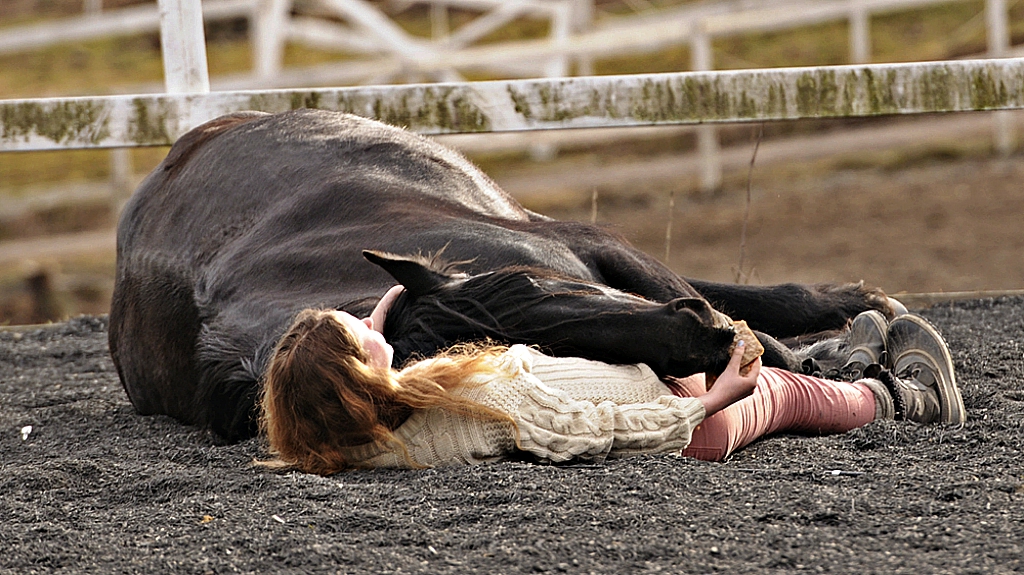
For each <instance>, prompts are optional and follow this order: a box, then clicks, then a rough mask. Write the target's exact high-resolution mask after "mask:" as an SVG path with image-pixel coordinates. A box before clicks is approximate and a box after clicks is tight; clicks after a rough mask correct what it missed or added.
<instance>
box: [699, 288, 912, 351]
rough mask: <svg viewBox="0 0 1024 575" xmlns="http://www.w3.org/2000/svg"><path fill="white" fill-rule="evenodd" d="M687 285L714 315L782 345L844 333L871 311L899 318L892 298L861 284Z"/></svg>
mask: <svg viewBox="0 0 1024 575" xmlns="http://www.w3.org/2000/svg"><path fill="white" fill-rule="evenodd" d="M687 281H688V282H689V283H690V285H692V286H693V287H694V289H696V290H697V291H698V292H699V293H700V294H701V295H702V296H703V297H704V298H706V299H707V300H708V301H709V302H711V305H713V306H714V307H715V309H717V310H720V311H721V312H722V313H725V314H727V315H729V316H731V317H734V318H737V319H743V320H746V322H747V324H748V325H750V327H751V329H754V330H757V331H762V332H765V333H768V334H770V335H772V336H773V337H776V338H780V339H781V338H795V337H798V336H803V335H808V334H817V333H821V332H827V331H831V330H838V329H842V328H844V327H845V326H846V325H847V322H848V321H849V320H850V319H851V318H853V317H854V316H856V315H857V314H859V313H861V312H863V311H867V310H869V309H875V310H878V311H880V312H882V313H883V314H884V315H885V316H886V317H888V318H892V317H894V316H895V311H894V310H893V307H892V303H891V301H890V300H889V298H888V297H886V295H885V294H884V293H883V292H882V291H881V290H879V289H877V288H867V287H864V283H863V282H860V283H847V284H834V283H821V284H815V285H810V286H806V285H799V284H780V285H773V286H749V285H738V284H723V283H715V282H706V281H701V280H687Z"/></svg>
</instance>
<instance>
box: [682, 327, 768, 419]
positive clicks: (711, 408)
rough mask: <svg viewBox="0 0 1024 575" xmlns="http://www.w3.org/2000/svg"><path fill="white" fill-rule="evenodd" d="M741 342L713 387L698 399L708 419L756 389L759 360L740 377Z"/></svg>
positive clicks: (759, 366) (759, 369)
mask: <svg viewBox="0 0 1024 575" xmlns="http://www.w3.org/2000/svg"><path fill="white" fill-rule="evenodd" d="M743 347H744V344H743V341H742V340H741V341H738V342H737V343H736V347H735V349H733V351H732V358H731V359H730V360H729V365H728V366H727V367H726V368H725V371H723V372H722V375H720V376H718V379H717V380H716V381H715V385H714V387H712V388H711V391H708V392H707V393H705V394H704V395H702V396H700V397H698V398H697V399H698V400H700V402H701V403H703V404H704V416H705V417H708V416H710V415H711V414H713V413H717V412H718V411H721V410H722V409H724V408H726V407H728V406H730V405H732V404H733V403H736V402H737V401H739V400H741V399H743V398H744V397H747V396H748V395H750V394H751V393H753V392H754V388H755V387H757V376H758V375H759V374H760V373H761V358H760V357H759V358H757V359H755V360H754V361H753V362H752V363H751V364H750V370H749V371H748V372H747V374H746V375H740V360H741V359H742V358H743Z"/></svg>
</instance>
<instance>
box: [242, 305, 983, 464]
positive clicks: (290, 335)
mask: <svg viewBox="0 0 1024 575" xmlns="http://www.w3.org/2000/svg"><path fill="white" fill-rule="evenodd" d="M393 295H397V294H391V293H389V295H388V296H385V298H384V300H382V304H384V307H385V308H386V304H387V302H386V301H385V300H388V299H389V296H390V298H391V299H393ZM382 321H383V314H382V313H381V312H380V311H379V309H378V310H375V312H374V314H371V317H368V318H365V319H362V320H360V319H357V318H355V317H353V316H351V315H349V314H347V313H345V312H340V311H332V310H305V311H303V312H301V313H299V315H298V316H297V318H296V320H295V322H294V324H293V325H292V326H291V328H290V329H289V330H288V332H287V333H286V334H285V335H284V337H283V338H282V339H281V341H280V343H279V345H278V347H277V349H276V351H275V354H274V357H273V359H272V360H271V362H270V365H269V368H268V371H267V375H266V382H265V385H264V390H263V396H262V398H261V415H260V425H261V428H262V430H263V431H264V432H265V433H266V436H267V440H268V443H269V448H270V451H271V453H272V454H273V455H274V456H276V459H275V460H274V461H270V462H263V463H264V464H265V465H269V466H273V467H278V468H292V469H298V470H301V471H304V472H309V473H317V474H323V475H327V474H332V473H336V472H339V471H343V470H346V469H351V468H366V467H406V468H415V467H429V466H437V465H453V464H473V463H481V462H485V461H496V460H501V459H507V458H511V457H520V456H522V455H524V454H525V455H529V456H533V457H535V458H538V459H541V460H546V461H551V462H562V461H568V460H572V459H583V460H591V461H594V460H598V461H599V460H603V459H604V458H606V457H622V456H628V455H631V454H640V453H663V452H670V451H676V452H678V451H680V450H681V451H682V453H683V455H689V456H693V457H697V458H700V459H705V460H712V461H719V460H722V459H724V458H725V457H727V456H728V455H729V454H730V453H732V452H733V451H735V450H736V449H739V448H741V447H743V446H744V445H747V444H749V443H750V442H752V441H754V440H755V439H757V438H759V437H763V436H765V435H768V434H771V433H775V432H780V431H788V432H803V433H817V434H821V433H838V432H843V431H847V430H850V429H854V428H856V427H860V426H862V425H865V424H866V423H868V422H870V421H872V420H874V419H876V418H894V417H896V418H903V419H910V420H914V421H919V422H932V421H942V422H947V423H962V422H963V420H964V418H965V416H964V411H963V402H962V400H961V399H960V393H959V390H957V388H956V384H955V380H954V378H953V367H952V361H951V359H950V357H949V353H948V350H947V349H946V347H945V343H944V342H943V341H942V339H941V337H939V335H938V332H936V331H935V329H934V328H932V327H931V326H930V324H928V323H927V322H926V321H924V320H923V319H921V318H919V317H917V316H912V315H909V314H908V315H904V316H900V317H899V318H897V319H896V320H894V321H893V323H892V324H891V325H888V326H886V325H885V320H884V318H883V317H882V316H881V314H879V313H878V312H865V313H864V314H861V316H858V317H857V318H856V319H855V321H854V323H853V326H852V327H851V332H850V339H849V346H850V349H851V350H853V353H852V354H851V360H850V362H849V363H848V365H847V369H846V371H856V372H857V373H858V375H863V376H864V377H862V378H861V379H859V380H858V381H855V382H853V383H847V382H842V381H830V380H825V379H820V378H816V377H811V376H806V375H800V374H794V373H790V372H787V371H783V370H778V369H773V368H762V367H761V363H760V359H758V360H756V361H755V362H754V363H753V364H751V366H750V370H749V372H748V373H746V375H741V373H740V358H741V356H742V352H743V346H742V345H741V343H742V342H737V345H736V346H735V347H736V349H735V350H734V352H733V357H732V360H731V362H730V363H729V366H728V368H727V369H726V370H725V372H724V373H722V374H721V375H720V376H719V377H718V378H717V380H716V381H715V383H714V385H713V387H712V388H711V389H710V390H705V388H704V375H703V374H697V375H694V376H690V377H688V378H685V379H672V380H670V381H668V382H667V383H666V382H662V381H661V380H659V378H658V377H657V375H655V374H654V372H653V371H651V370H650V369H649V368H648V367H647V366H646V365H643V364H637V365H609V364H605V363H601V362H596V361H590V360H585V359H579V358H554V357H549V356H546V355H544V354H542V353H540V352H539V351H537V350H535V349H532V348H529V347H526V346H522V345H514V346H511V347H503V346H492V345H472V346H461V347H458V348H455V349H453V350H450V351H449V352H447V353H445V354H442V355H441V356H438V357H434V358H430V359H426V360H422V361H419V362H416V363H413V364H411V365H409V366H407V367H405V368H403V369H402V370H398V371H396V370H394V369H392V368H391V359H392V354H393V352H392V350H391V346H390V345H389V344H388V343H387V342H386V341H384V338H383V336H382V335H381V333H380V331H378V330H377V329H374V328H375V327H377V328H379V326H380V325H381V323H382ZM887 357H888V360H887V359H886V358H887ZM880 362H885V363H886V366H882V365H880ZM886 367H887V368H888V369H886ZM861 372H862V373H861Z"/></svg>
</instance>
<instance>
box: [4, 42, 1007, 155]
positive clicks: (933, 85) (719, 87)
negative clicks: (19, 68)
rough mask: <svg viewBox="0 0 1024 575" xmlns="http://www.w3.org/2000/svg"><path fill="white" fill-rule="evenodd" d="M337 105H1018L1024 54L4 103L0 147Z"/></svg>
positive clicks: (596, 120) (464, 121)
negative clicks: (237, 114)
mask: <svg viewBox="0 0 1024 575" xmlns="http://www.w3.org/2000/svg"><path fill="white" fill-rule="evenodd" d="M299 107H316V108H327V109H334V110H341V111H346V112H351V113H354V114H358V115H362V116H367V117H373V118H378V119H380V120H383V121H385V122H389V123H393V124H397V125H401V126H406V127H408V128H409V129H411V130H413V131H417V132H420V133H424V134H445V133H465V132H505V131H518V130H542V129H556V128H585V127H613V126H642V125H667V124H704V123H718V122H744V121H756V120H792V119H799V118H839V117H843V118H850V117H866V116H879V115H888V114H920V113H930V112H965V111H977V110H1012V109H1020V108H1024V59H1021V58H1011V59H996V60H964V61H945V62H925V63H912V64H877V65H870V66H826V67H813V68H775V69H766V70H738V71H723V72H685V73H675V74H646V75H630V76H590V77H578V78H557V79H537V80H511V81H492V82H468V83H452V84H414V85H400V86H370V87H358V88H329V89H304V90H271V91H239V92H213V93H206V94H160V95H129V96H103V97H92V98H44V99H27V100H0V151H24V150H48V149H68V148H113V147H124V146H150V145H169V144H171V143H173V142H174V140H175V139H177V138H178V137H179V136H181V135H182V134H183V133H185V132H186V131H188V130H189V129H191V128H193V127H195V126H197V125H199V124H201V123H202V122H205V121H207V120H210V119H213V118H215V117H217V116H219V115H222V114H225V113H229V112H234V111H239V110H262V111H266V112H279V111H284V110H289V109H294V108H299Z"/></svg>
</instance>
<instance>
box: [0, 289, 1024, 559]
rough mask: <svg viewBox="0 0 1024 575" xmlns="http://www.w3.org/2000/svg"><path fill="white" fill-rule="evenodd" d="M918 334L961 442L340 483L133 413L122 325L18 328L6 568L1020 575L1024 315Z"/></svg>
mask: <svg viewBox="0 0 1024 575" xmlns="http://www.w3.org/2000/svg"><path fill="white" fill-rule="evenodd" d="M923 315H925V316H926V317H928V318H929V319H931V320H932V321H933V322H934V323H935V324H936V325H937V326H938V327H939V328H940V330H941V331H942V332H943V333H944V335H945V336H946V337H947V338H948V340H949V342H950V346H951V349H952V353H953V358H954V361H955V363H956V367H957V370H958V378H959V383H960V386H961V388H962V390H963V395H964V401H965V404H966V406H967V409H968V414H969V421H968V423H967V424H966V425H964V426H963V427H962V428H956V427H942V426H919V425H916V424H912V423H895V422H875V423H872V424H870V425H868V426H867V427H865V428H862V429H859V430H855V431H853V432H850V433H847V434H844V435H838V436H832V437H797V436H780V437H774V438H769V439H766V440H762V441H760V442H757V443H755V444H753V445H752V446H750V447H748V448H747V449H745V450H742V451H740V452H739V453H737V454H735V455H734V456H733V457H732V458H731V459H730V460H729V461H727V462H725V463H715V464H712V463H703V462H698V461H694V460H688V459H682V458H679V457H675V456H657V457H642V458H635V459H627V460H620V461H614V462H610V463H607V464H602V465H568V466H543V465H531V464H524V463H501V464H494V465H483V466H479V467H472V468H447V469H437V470H426V471H366V472H352V473H345V474H341V475H337V476H334V477H329V478H322V477H317V476H311V475H303V474H297V473H286V474H276V473H272V472H268V471H265V470H262V469H257V468H254V467H252V466H251V465H250V463H251V461H252V460H253V458H255V457H260V455H261V448H260V445H259V443H258V442H257V441H256V440H253V441H249V442H245V443H241V444H236V445H219V444H217V443H216V442H215V441H213V440H212V439H211V437H210V436H208V435H207V434H206V433H204V432H201V431H198V430H196V429H194V428H190V427H185V426H183V425H180V424H178V423H177V422H175V421H173V420H171V419H168V418H165V417H141V416H138V415H136V414H135V413H134V411H133V410H132V408H131V406H130V405H129V404H128V401H127V399H126V397H125V395H124V393H123V391H122V389H121V386H120V383H119V382H118V379H117V376H116V374H115V372H114V370H113V366H112V364H111V360H110V357H109V355H108V352H107V343H106V331H105V329H106V321H105V318H104V317H89V316H87V317H81V318H78V319H74V320H72V321H70V322H68V323H64V324H55V325H53V326H51V327H47V328H44V329H38V330H33V331H25V332H11V331H7V332H0V517H2V521H0V572H3V573H19V574H23V573H37V572H47V573H49V572H66V573H71V572H74V573H88V572H95V573H100V572H102V573H157V572H175V573H229V572H272V571H289V572H328V573H334V572H338V573H385V572H387V573H398V572H416V573H488V574H491V573H536V572H555V573H562V572H565V573H591V572H594V573H631V572H658V571H661V572H668V573H683V572H687V573H707V572H726V573H759V574H763V573H781V572H794V571H801V572H802V571H807V572H831V573H851V574H852V573H857V574H860V573H986V574H989V573H1012V572H1021V571H1024V465H1022V463H1021V453H1022V451H1024V385H1022V381H1024V335H1022V334H1024V298H1000V299H997V300H991V299H987V300H972V301H966V302H959V303H955V304H947V305H943V306H939V307H935V308H931V309H929V310H925V311H924V312H923ZM28 426H31V431H29V430H28Z"/></svg>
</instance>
